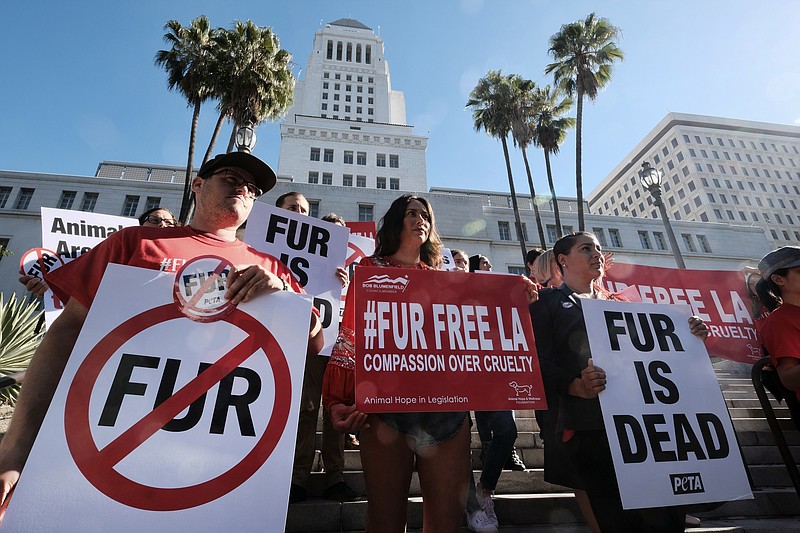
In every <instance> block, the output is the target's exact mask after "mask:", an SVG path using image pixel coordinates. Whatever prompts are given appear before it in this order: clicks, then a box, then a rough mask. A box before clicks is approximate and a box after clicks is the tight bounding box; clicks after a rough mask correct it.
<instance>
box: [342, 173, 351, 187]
mask: <svg viewBox="0 0 800 533" xmlns="http://www.w3.org/2000/svg"><path fill="white" fill-rule="evenodd" d="M342 185H344V186H345V187H352V186H353V175H352V174H345V175H344V176H342Z"/></svg>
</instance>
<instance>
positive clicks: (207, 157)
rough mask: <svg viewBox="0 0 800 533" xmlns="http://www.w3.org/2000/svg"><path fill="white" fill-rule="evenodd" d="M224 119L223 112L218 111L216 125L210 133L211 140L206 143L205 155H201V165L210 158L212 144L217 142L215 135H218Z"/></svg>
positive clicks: (212, 149) (212, 148)
mask: <svg viewBox="0 0 800 533" xmlns="http://www.w3.org/2000/svg"><path fill="white" fill-rule="evenodd" d="M224 120H225V113H223V112H220V114H219V118H218V119H217V125H216V126H215V127H214V133H213V135H211V142H209V143H208V149H207V150H206V155H205V156H204V157H203V162H202V163H201V164H200V166H201V167H202V166H203V165H205V164H206V161H208V160H209V159H211V153H212V152H213V151H214V145H215V144H217V137H219V130H221V129H222V122H223V121H224Z"/></svg>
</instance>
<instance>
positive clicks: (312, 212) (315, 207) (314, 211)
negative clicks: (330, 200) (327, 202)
mask: <svg viewBox="0 0 800 533" xmlns="http://www.w3.org/2000/svg"><path fill="white" fill-rule="evenodd" d="M308 216H310V217H314V218H319V200H309V201H308Z"/></svg>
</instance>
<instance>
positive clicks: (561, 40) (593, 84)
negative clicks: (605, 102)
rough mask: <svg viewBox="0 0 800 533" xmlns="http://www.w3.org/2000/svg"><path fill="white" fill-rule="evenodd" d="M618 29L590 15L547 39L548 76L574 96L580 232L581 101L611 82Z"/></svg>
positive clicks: (581, 225)
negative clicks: (552, 60)
mask: <svg viewBox="0 0 800 533" xmlns="http://www.w3.org/2000/svg"><path fill="white" fill-rule="evenodd" d="M619 35H620V30H619V28H617V27H616V26H613V25H612V24H611V23H610V22H609V21H608V19H605V18H597V16H596V15H595V14H594V13H591V14H589V16H587V17H586V19H584V20H579V21H576V22H573V23H571V24H564V25H563V26H561V30H560V31H559V32H558V33H556V34H554V35H553V36H552V37H550V49H549V52H550V53H551V54H552V55H553V58H554V59H555V60H556V61H555V62H554V63H550V64H549V65H547V67H546V68H545V72H546V73H547V74H550V73H552V74H553V78H554V81H555V83H556V85H557V86H558V87H559V88H560V89H562V90H563V91H565V92H566V93H567V94H568V95H569V96H572V95H573V94H577V100H578V110H577V130H576V134H577V138H576V143H575V188H576V190H577V196H578V228H579V229H580V230H581V231H583V230H584V221H583V177H582V175H581V129H582V123H583V98H584V96H586V97H588V98H589V99H590V100H594V99H595V98H597V94H598V92H599V91H600V89H602V88H603V87H604V86H605V85H606V84H607V83H608V82H609V80H610V79H611V66H612V63H613V62H614V61H616V60H620V61H621V60H622V59H623V54H622V50H620V49H619V47H618V46H617V43H616V42H615V40H616V39H617V38H618V37H619Z"/></svg>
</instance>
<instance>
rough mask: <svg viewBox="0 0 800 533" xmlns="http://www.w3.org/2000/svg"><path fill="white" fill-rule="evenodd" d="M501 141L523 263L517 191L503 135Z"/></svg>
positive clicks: (523, 244) (522, 237)
mask: <svg viewBox="0 0 800 533" xmlns="http://www.w3.org/2000/svg"><path fill="white" fill-rule="evenodd" d="M500 140H501V141H502V142H503V155H504V156H505V157H506V172H508V187H509V189H511V205H512V207H513V208H514V220H515V221H516V223H517V239H519V247H520V249H521V250H522V264H523V265H524V264H525V256H526V255H528V248H527V247H526V246H525V236H524V235H523V234H522V220H520V218H519V205H517V191H516V189H515V188H514V176H513V175H512V174H511V160H510V159H509V158H508V143H507V142H506V138H505V136H503V137H501V138H500Z"/></svg>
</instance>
